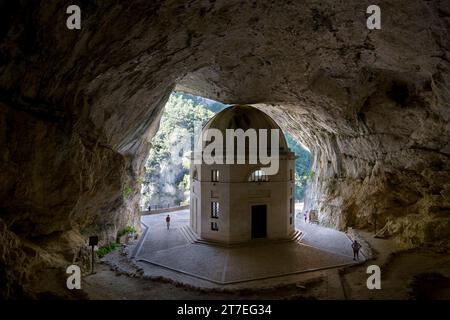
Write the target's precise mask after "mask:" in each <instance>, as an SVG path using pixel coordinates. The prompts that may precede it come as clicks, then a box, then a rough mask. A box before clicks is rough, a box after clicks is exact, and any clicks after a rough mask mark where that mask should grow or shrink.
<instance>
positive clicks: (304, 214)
mask: <svg viewBox="0 0 450 320" xmlns="http://www.w3.org/2000/svg"><path fill="white" fill-rule="evenodd" d="M303 216H304V217H305V223H306V222H307V221H306V212H305V213H303Z"/></svg>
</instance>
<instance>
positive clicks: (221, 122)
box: [203, 105, 289, 151]
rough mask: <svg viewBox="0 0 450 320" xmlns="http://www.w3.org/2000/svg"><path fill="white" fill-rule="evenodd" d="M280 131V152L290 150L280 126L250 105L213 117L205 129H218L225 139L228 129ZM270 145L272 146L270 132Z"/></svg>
mask: <svg viewBox="0 0 450 320" xmlns="http://www.w3.org/2000/svg"><path fill="white" fill-rule="evenodd" d="M250 128H252V129H256V130H259V129H268V130H270V129H278V130H279V133H280V135H279V146H280V150H285V151H287V150H289V149H288V146H287V143H286V139H285V137H284V134H283V130H281V128H280V126H279V125H278V124H277V123H276V122H275V121H274V120H273V119H272V118H271V117H269V116H268V115H267V114H266V113H264V112H263V111H261V110H259V109H257V108H255V107H252V106H248V105H233V106H231V107H228V108H226V109H224V110H222V111H220V112H219V113H217V114H216V115H215V116H214V117H212V118H211V119H210V120H209V121H208V122H207V123H206V125H205V126H204V127H203V131H205V130H207V129H218V130H220V131H221V132H222V134H223V136H224V137H225V133H226V131H225V130H226V129H234V130H236V129H242V130H244V131H246V130H247V129H250ZM268 145H269V146H270V132H268Z"/></svg>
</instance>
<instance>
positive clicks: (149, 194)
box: [140, 90, 312, 212]
mask: <svg viewBox="0 0 450 320" xmlns="http://www.w3.org/2000/svg"><path fill="white" fill-rule="evenodd" d="M228 106H229V105H227V104H223V103H221V102H218V101H215V100H212V99H208V98H205V97H202V96H197V95H194V94H190V93H186V92H184V91H177V90H174V91H172V93H171V94H170V96H169V99H168V100H167V102H166V104H165V106H164V111H163V115H162V117H161V120H160V125H159V129H158V131H157V133H156V135H155V136H154V137H153V138H152V141H151V148H150V151H149V154H148V157H147V159H146V161H145V170H144V174H143V176H142V177H141V179H140V182H141V200H140V209H141V211H154V212H155V211H160V210H164V209H168V208H176V207H184V206H188V205H189V199H190V196H189V194H190V179H189V178H190V172H189V168H190V164H191V159H190V153H191V151H192V150H193V139H192V137H193V136H194V130H195V127H196V126H199V125H200V126H201V127H203V125H205V124H206V122H207V121H208V120H209V119H211V118H212V117H213V116H214V115H215V114H216V113H218V112H220V111H222V110H223V109H225V108H227V107H228ZM283 131H284V133H283V134H284V136H285V139H286V142H287V144H288V146H289V148H290V149H291V150H292V152H294V153H295V155H296V160H295V191H294V199H295V202H296V205H295V207H296V210H298V209H301V208H302V207H303V199H304V197H305V191H306V187H307V184H308V182H309V181H310V179H311V177H312V171H311V164H312V161H311V153H310V151H309V149H307V148H306V147H305V146H303V145H302V144H300V143H299V142H298V141H297V140H296V139H295V138H294V136H293V135H291V134H290V133H289V132H288V131H286V130H283Z"/></svg>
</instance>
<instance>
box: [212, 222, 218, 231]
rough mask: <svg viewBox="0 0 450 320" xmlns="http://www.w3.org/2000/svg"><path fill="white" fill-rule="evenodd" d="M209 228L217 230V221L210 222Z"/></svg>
mask: <svg viewBox="0 0 450 320" xmlns="http://www.w3.org/2000/svg"><path fill="white" fill-rule="evenodd" d="M211 230H212V231H219V226H218V225H217V222H211Z"/></svg>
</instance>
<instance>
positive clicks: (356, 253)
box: [352, 240, 361, 260]
mask: <svg viewBox="0 0 450 320" xmlns="http://www.w3.org/2000/svg"><path fill="white" fill-rule="evenodd" d="M352 248H353V260H359V249H361V245H360V244H359V242H358V241H356V240H355V241H353V243H352Z"/></svg>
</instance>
